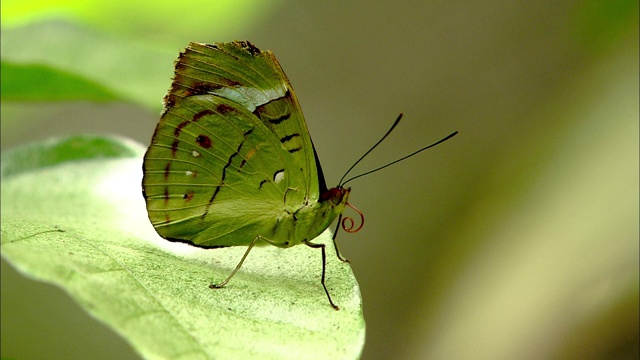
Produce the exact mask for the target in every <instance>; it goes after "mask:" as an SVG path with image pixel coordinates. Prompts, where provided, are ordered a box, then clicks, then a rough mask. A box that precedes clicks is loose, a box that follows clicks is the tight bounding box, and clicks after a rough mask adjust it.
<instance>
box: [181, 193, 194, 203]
mask: <svg viewBox="0 0 640 360" xmlns="http://www.w3.org/2000/svg"><path fill="white" fill-rule="evenodd" d="M182 199H184V200H185V201H186V202H189V201H191V199H193V191H192V192H189V193H186V194H184V195H182Z"/></svg>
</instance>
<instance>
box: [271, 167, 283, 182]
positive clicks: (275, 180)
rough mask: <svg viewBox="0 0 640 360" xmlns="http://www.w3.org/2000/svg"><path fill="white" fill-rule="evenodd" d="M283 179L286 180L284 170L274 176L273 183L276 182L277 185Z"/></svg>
mask: <svg viewBox="0 0 640 360" xmlns="http://www.w3.org/2000/svg"><path fill="white" fill-rule="evenodd" d="M282 179H284V170H281V171H278V172H277V173H275V175H273V182H275V183H276V184H279V183H280V182H281V181H282Z"/></svg>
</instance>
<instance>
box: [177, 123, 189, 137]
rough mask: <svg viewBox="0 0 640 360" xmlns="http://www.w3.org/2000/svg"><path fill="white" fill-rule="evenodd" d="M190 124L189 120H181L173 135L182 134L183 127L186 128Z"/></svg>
mask: <svg viewBox="0 0 640 360" xmlns="http://www.w3.org/2000/svg"><path fill="white" fill-rule="evenodd" d="M187 125H189V121H183V122H181V123H180V124H179V125H178V126H177V127H176V128H175V130H173V135H175V136H180V132H181V131H182V128H184V127H185V126H187Z"/></svg>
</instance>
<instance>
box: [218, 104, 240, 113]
mask: <svg viewBox="0 0 640 360" xmlns="http://www.w3.org/2000/svg"><path fill="white" fill-rule="evenodd" d="M216 111H217V112H218V113H220V114H222V115H224V114H227V113H230V112H237V110H236V109H234V108H233V107H231V106H229V105H227V104H218V106H216Z"/></svg>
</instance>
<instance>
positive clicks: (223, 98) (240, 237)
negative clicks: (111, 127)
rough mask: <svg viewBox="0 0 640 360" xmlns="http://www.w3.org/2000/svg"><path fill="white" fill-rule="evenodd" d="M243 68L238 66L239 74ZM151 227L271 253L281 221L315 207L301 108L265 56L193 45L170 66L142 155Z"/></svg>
mask: <svg viewBox="0 0 640 360" xmlns="http://www.w3.org/2000/svg"><path fill="white" fill-rule="evenodd" d="M238 62H240V64H238ZM143 189H144V194H145V198H146V201H147V209H148V211H149V217H150V219H151V221H152V223H153V225H154V227H155V228H156V230H157V231H158V233H160V234H161V235H162V236H163V237H165V238H167V239H170V240H178V241H186V242H190V243H193V244H195V245H199V246H205V247H216V246H231V245H247V244H248V243H250V242H251V241H252V240H253V239H254V238H255V236H256V235H261V236H264V237H267V238H271V239H272V240H274V241H275V242H276V243H277V242H279V241H281V242H283V243H284V242H285V241H288V236H285V235H286V234H284V235H283V234H282V233H279V232H278V231H279V230H278V223H279V221H280V219H279V217H280V216H281V214H286V213H287V211H288V212H289V213H293V212H294V211H295V210H296V209H298V208H300V207H302V206H304V205H305V204H308V203H309V202H310V201H311V202H315V201H316V200H317V198H318V175H317V169H316V160H315V155H314V150H313V147H312V145H311V139H310V137H309V133H308V131H307V128H306V124H305V122H304V118H303V117H302V113H301V111H300V107H299V105H298V102H297V100H296V98H295V95H294V94H293V90H292V89H291V86H290V85H289V82H288V80H287V79H286V76H284V73H283V72H282V69H281V68H280V65H279V64H278V63H277V61H276V60H275V58H274V57H273V55H272V54H271V53H270V52H260V51H259V50H257V49H256V48H255V47H253V46H252V45H250V44H248V43H243V42H234V43H226V44H216V45H201V44H194V43H192V44H191V45H190V47H189V48H188V49H187V50H186V51H185V52H184V53H183V54H181V56H180V58H179V59H178V62H177V63H176V75H175V78H174V82H173V84H172V88H171V90H170V92H169V94H168V95H167V97H166V98H165V111H164V113H163V115H162V118H161V120H160V123H159V124H158V127H157V129H156V132H155V134H154V137H153V140H152V143H151V146H150V147H149V150H148V151H147V154H146V155H145V164H144V179H143Z"/></svg>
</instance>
